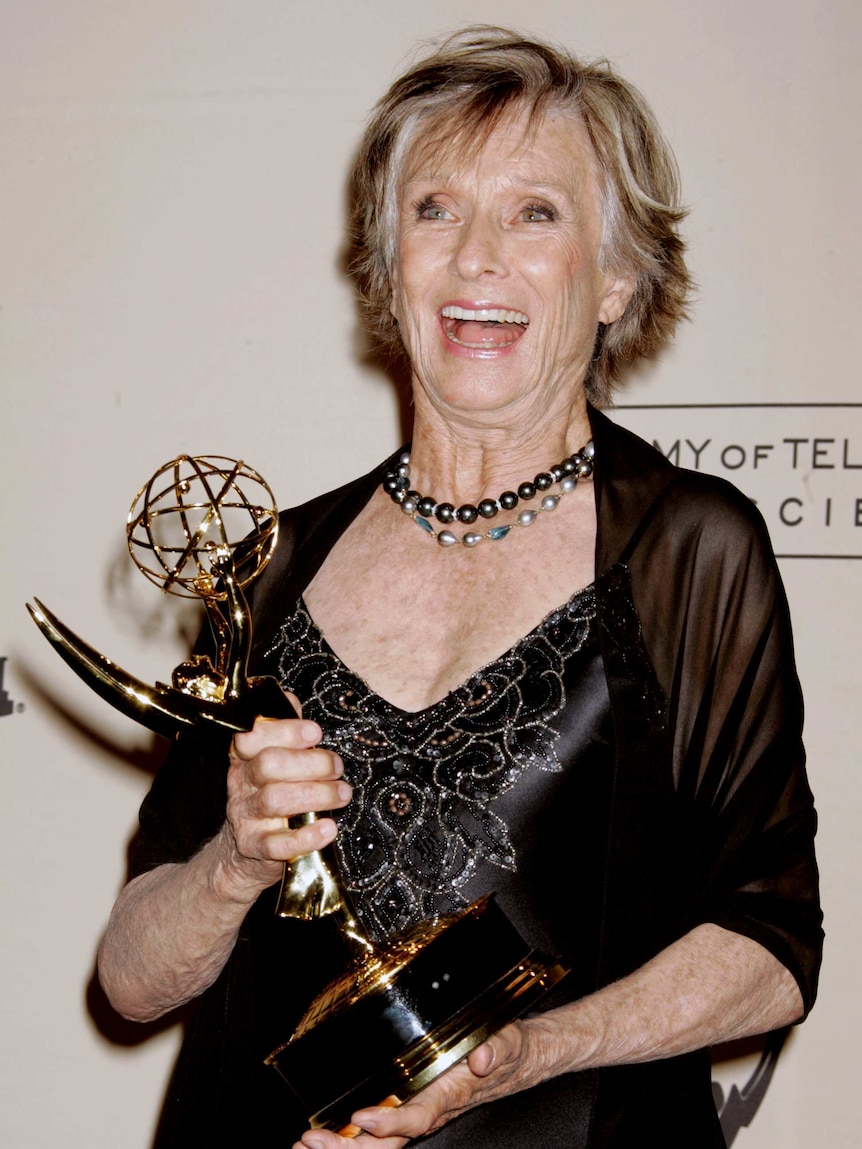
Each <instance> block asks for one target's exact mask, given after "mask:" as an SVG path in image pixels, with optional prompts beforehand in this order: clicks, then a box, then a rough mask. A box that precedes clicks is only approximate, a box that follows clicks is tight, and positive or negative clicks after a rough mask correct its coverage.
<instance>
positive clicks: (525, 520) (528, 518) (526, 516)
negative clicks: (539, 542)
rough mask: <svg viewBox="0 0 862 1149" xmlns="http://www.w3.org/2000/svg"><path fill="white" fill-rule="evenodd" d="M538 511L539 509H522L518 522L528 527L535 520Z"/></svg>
mask: <svg viewBox="0 0 862 1149" xmlns="http://www.w3.org/2000/svg"><path fill="white" fill-rule="evenodd" d="M538 513H539V512H538V511H521V513H520V515H518V522H519V523H520V524H521V526H522V527H528V526H529V525H530V523H532V522H534V521H535V518H536V515H537V514H538Z"/></svg>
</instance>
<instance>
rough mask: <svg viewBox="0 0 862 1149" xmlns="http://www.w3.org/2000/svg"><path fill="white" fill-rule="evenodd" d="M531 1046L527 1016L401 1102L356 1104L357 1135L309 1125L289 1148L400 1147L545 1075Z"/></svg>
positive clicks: (359, 1148) (508, 1026)
mask: <svg viewBox="0 0 862 1149" xmlns="http://www.w3.org/2000/svg"><path fill="white" fill-rule="evenodd" d="M533 1046H534V1043H533V1042H532V1041H531V1033H530V1022H529V1021H516V1022H514V1023H513V1024H512V1025H507V1026H506V1027H505V1029H501V1030H500V1032H499V1033H495V1034H494V1036H493V1037H491V1038H489V1040H488V1041H486V1042H484V1043H483V1044H482V1045H480V1046H477V1048H476V1049H474V1050H473V1052H472V1053H471V1054H470V1055H469V1056H468V1057H467V1059H466V1060H465V1061H461V1062H459V1063H458V1064H457V1065H455V1066H453V1068H452V1069H450V1070H449V1071H448V1072H447V1073H444V1074H443V1075H442V1076H441V1077H438V1078H437V1080H436V1081H432V1083H431V1084H430V1085H428V1086H426V1088H425V1089H423V1090H422V1091H421V1093H417V1094H416V1096H415V1097H411V1098H410V1100H409V1101H407V1102H405V1103H404V1105H402V1106H401V1107H400V1108H398V1109H390V1108H386V1107H384V1106H374V1107H372V1108H369V1109H360V1110H358V1111H357V1112H356V1113H354V1114H353V1123H354V1124H355V1125H358V1126H359V1127H360V1128H361V1129H362V1130H363V1132H362V1133H360V1134H359V1135H358V1136H357V1137H356V1138H354V1139H352V1140H351V1139H348V1138H346V1137H341V1136H339V1135H338V1134H337V1133H332V1132H330V1131H329V1130H325V1129H313V1130H309V1131H308V1132H307V1133H304V1134H303V1137H302V1140H301V1142H298V1143H297V1145H295V1146H294V1149H347V1147H348V1146H353V1147H354V1149H401V1147H402V1146H403V1145H406V1144H407V1142H408V1141H410V1140H412V1139H413V1138H415V1137H421V1136H423V1135H424V1134H426V1133H431V1132H433V1131H434V1130H436V1129H440V1128H442V1126H444V1125H446V1124H447V1123H448V1122H449V1121H451V1120H452V1119H453V1118H454V1117H457V1116H458V1115H459V1114H461V1113H464V1112H466V1110H468V1109H473V1108H474V1107H475V1106H476V1105H483V1104H484V1103H485V1102H487V1101H496V1100H497V1099H498V1098H500V1097H505V1096H506V1095H507V1094H510V1093H515V1092H517V1091H518V1090H521V1089H527V1088H529V1087H530V1086H531V1085H535V1084H537V1083H538V1082H539V1081H540V1080H542V1077H543V1076H544V1075H543V1074H542V1073H541V1071H540V1064H539V1059H538V1057H537V1056H536V1052H535V1050H534V1048H533Z"/></svg>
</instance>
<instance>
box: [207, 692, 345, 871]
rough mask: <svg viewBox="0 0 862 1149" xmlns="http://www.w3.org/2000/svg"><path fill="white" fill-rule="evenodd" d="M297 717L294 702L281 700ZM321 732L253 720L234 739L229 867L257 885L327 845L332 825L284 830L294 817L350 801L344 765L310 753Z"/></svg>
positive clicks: (301, 722)
mask: <svg viewBox="0 0 862 1149" xmlns="http://www.w3.org/2000/svg"><path fill="white" fill-rule="evenodd" d="M287 697H288V698H289V699H290V701H291V703H292V705H293V706H294V708H295V709H296V711H297V713H298V714H299V713H301V711H300V706H299V702H298V700H297V699H296V698H295V697H294V696H293V695H290V694H289V695H288V696H287ZM322 737H323V732H322V731H321V729H320V727H319V726H318V725H317V723H316V722H310V721H307V720H305V719H303V718H286V719H270V718H258V719H257V721H256V722H255V724H254V727H253V728H252V729H251V730H249V731H248V732H247V733H243V734H237V735H236V736H235V737H234V740H233V743H232V745H231V751H230V769H229V771H228V779H227V785H228V801H227V822H226V830H227V831H228V832H229V834H230V836H231V839H232V840H231V843H230V847H231V851H232V858H231V862H232V865H233V866H234V867H235V868H236V869H237V870H238V871H241V872H242V873H243V874H244V875H246V876H249V877H252V876H253V877H254V878H255V879H256V880H258V881H259V882H261V883H263V885H271V884H272V883H273V882H275V881H277V880H278V879H279V877H280V876H281V871H282V865H283V863H284V862H287V861H291V860H292V859H293V858H297V857H299V856H300V855H302V854H309V853H311V852H312V851H313V850H319V849H321V848H322V847H323V846H325V845H327V844H328V843H329V842H331V841H332V840H333V838H334V837H335V835H336V832H337V831H336V825H335V822H334V821H333V820H332V818H321V819H320V820H319V821H315V822H312V823H309V824H308V825H304V826H300V827H298V828H296V829H291V828H290V827H289V826H288V822H287V819H288V818H290V817H292V816H293V815H295V814H308V813H318V812H321V811H328V810H337V809H340V808H341V807H343V806H346V805H347V803H348V802H349V801H350V796H351V789H350V786H349V785H348V784H347V783H346V782H344V781H343V780H342V774H343V773H344V765H343V763H342V761H341V759H340V758H339V756H338V755H337V754H335V753H333V752H332V751H331V750H324V749H322V748H320V747H319V746H318V743H319V742H320V740H321V738H322Z"/></svg>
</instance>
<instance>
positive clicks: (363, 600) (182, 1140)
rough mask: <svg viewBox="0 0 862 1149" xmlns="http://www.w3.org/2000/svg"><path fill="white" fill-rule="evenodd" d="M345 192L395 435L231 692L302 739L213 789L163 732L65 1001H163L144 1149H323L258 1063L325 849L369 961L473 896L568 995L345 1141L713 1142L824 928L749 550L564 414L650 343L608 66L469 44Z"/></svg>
mask: <svg viewBox="0 0 862 1149" xmlns="http://www.w3.org/2000/svg"><path fill="white" fill-rule="evenodd" d="M354 187H355V193H356V196H355V203H356V210H355V221H354V222H355V241H356V249H357V260H356V265H355V266H356V271H357V275H358V279H359V282H360V285H361V289H362V295H363V300H364V303H365V305H366V308H367V312H368V315H369V317H370V320H371V323H372V326H373V328H374V329H375V331H376V332H377V334H378V335H379V336H380V337H381V338H382V339H383V340H384V341H385V342H386V343H387V344H388V345H389V346H390V347H395V348H397V349H399V350H401V351H403V352H404V353H405V354H406V357H407V359H408V361H409V366H410V372H411V378H412V389H413V407H414V425H413V437H412V443H411V446H410V448H409V453H407V452H405V453H403V454H402V453H399V454H398V455H397V456H394V457H393V459H392V460H389V461H388V462H387V463H385V464H383V465H382V466H381V467H380V468H379V469H378V470H376V471H375V472H374V473H372V474H371V475H368V476H366V477H365V478H363V479H360V480H358V481H357V482H355V483H352V484H350V485H349V486H347V487H345V488H342V489H341V490H339V491H337V492H335V493H333V494H330V495H326V496H324V497H322V498H320V499H317V500H315V501H314V502H312V503H311V504H308V505H307V506H304V507H301V508H299V509H298V510H294V511H289V512H287V513H286V514H285V515H284V516H283V522H282V530H281V541H280V544H279V546H280V549H279V551H278V553H277V556H276V558H275V560H274V561H273V562H272V564H271V565H270V567H269V568H268V570H267V572H266V574H265V575H264V576H263V578H262V579H261V580H260V581H259V583H258V584H257V585H256V589H255V597H254V602H253V610H254V617H255V627H256V654H255V661H256V667H255V668H256V670H258V671H260V670H262V669H263V670H269V671H270V672H271V673H275V674H277V675H278V677H279V679H280V681H281V682H282V684H283V686H284V687H285V688H286V689H288V690H290V691H291V692H292V693H293V695H295V697H296V698H297V699H298V701H299V704H301V707H302V710H303V717H302V718H301V719H291V720H284V721H266V722H258V723H257V724H256V725H255V727H254V729H253V730H252V731H250V732H249V733H247V734H242V735H238V736H236V737H235V738H234V740H233V744H232V746H231V748H230V768H229V771H225V769H223V767H222V765H221V762H222V761H223V760H224V756H225V751H226V748H225V747H224V746H223V745H218V744H217V743H216V742H213V741H209V740H207V739H204V738H203V737H196V738H192V737H188V738H185V739H184V740H181V741H180V743H178V744H177V746H176V747H175V748H174V750H173V751H172V753H171V755H170V757H169V760H168V762H167V764H166V765H165V767H164V769H163V771H162V773H161V774H160V776H159V777H158V779H157V780H156V783H155V785H154V787H153V790H152V793H151V794H150V796H149V797H148V799H147V801H146V803H145V805H144V808H143V810H142V817H141V827H142V829H141V840H140V845H139V848H138V852H137V855H136V857H135V860H134V872H135V873H136V874H137V876H136V877H135V878H134V880H133V881H132V882H131V883H130V884H129V885H128V887H127V888H126V889H125V891H124V892H123V894H122V895H121V897H120V899H119V901H118V904H117V906H116V908H115V911H114V914H113V916H112V918H111V923H110V926H109V929H108V932H107V935H106V937H105V940H104V943H103V946H102V949H101V954H100V971H101V977H102V980H103V983H104V985H105V987H106V989H107V991H108V993H109V995H110V997H111V1000H112V1001H113V1003H114V1004H115V1006H116V1008H117V1009H119V1010H120V1011H121V1012H122V1013H123V1014H125V1015H126V1016H128V1017H131V1018H136V1019H140V1020H146V1019H151V1018H155V1017H158V1016H160V1015H162V1014H164V1013H166V1012H167V1011H169V1010H172V1009H174V1008H175V1007H177V1006H178V1005H181V1004H182V1003H185V1002H188V1001H190V1000H191V999H194V998H197V999H199V1000H198V1001H197V1003H196V1009H195V1012H194V1014H193V1015H192V1018H191V1021H190V1023H189V1030H188V1034H187V1037H186V1041H185V1044H184V1047H183V1050H182V1053H181V1055H180V1060H179V1063H178V1066H177V1069H176V1072H175V1075H174V1079H173V1083H172V1085H171V1089H170V1092H169V1095H168V1099H167V1102H166V1108H165V1113H164V1117H163V1121H162V1127H161V1132H160V1140H159V1142H158V1144H159V1146H183V1149H188V1146H190V1145H221V1144H225V1145H228V1144H229V1145H232V1146H236V1145H262V1144H265V1143H269V1142H270V1141H274V1139H276V1138H277V1143H278V1144H288V1143H290V1141H291V1140H294V1139H297V1138H300V1137H301V1139H302V1143H303V1144H304V1145H306V1146H309V1147H312V1149H335V1147H336V1146H337V1145H339V1144H346V1143H347V1142H346V1141H345V1139H343V1138H342V1137H340V1136H339V1135H337V1134H336V1133H333V1132H329V1131H322V1130H315V1131H310V1130H306V1131H305V1132H303V1129H304V1127H305V1125H304V1122H303V1118H302V1115H301V1114H300V1113H298V1112H297V1111H296V1110H295V1108H293V1104H294V1103H293V1101H292V1099H291V1096H290V1093H289V1091H288V1090H287V1089H286V1088H285V1086H284V1085H283V1083H282V1082H281V1081H280V1080H279V1079H278V1077H277V1076H276V1075H275V1074H274V1073H273V1071H272V1070H271V1069H269V1068H266V1067H265V1066H263V1064H262V1058H263V1057H264V1056H265V1055H266V1054H267V1053H268V1052H269V1051H270V1050H271V1049H272V1048H273V1047H274V1046H275V1045H277V1044H278V1043H279V1042H281V1041H283V1040H284V1039H285V1037H286V1035H287V1033H289V1032H290V1026H291V1025H292V1024H293V1023H294V1022H295V1020H296V1018H297V1017H298V1016H299V1015H300V1014H301V1012H302V1011H303V1009H304V1007H305V1006H306V1005H307V1003H308V1002H309V1001H310V999H311V998H312V996H313V995H314V993H315V992H316V990H317V989H319V988H320V987H321V986H323V985H324V984H326V983H327V982H328V981H329V980H330V978H331V977H332V976H333V975H334V974H335V973H337V972H338V967H337V958H336V957H334V956H333V954H334V953H335V952H336V950H335V948H334V947H333V946H332V945H331V944H330V943H331V942H332V937H331V934H330V933H329V932H328V929H327V923H326V922H325V921H322V922H318V923H317V924H315V925H308V924H305V923H291V922H285V921H283V920H279V919H278V918H276V917H274V915H273V904H274V901H275V890H276V888H275V887H274V885H273V884H274V883H275V882H276V881H277V879H278V878H279V877H280V874H281V868H282V863H283V862H285V861H286V860H287V861H289V860H291V859H293V858H296V857H298V856H300V855H302V854H304V853H308V852H310V851H313V850H315V849H318V848H320V847H322V846H323V845H325V844H327V843H330V842H332V841H333V840H335V842H336V847H337V851H338V856H339V859H340V864H341V870H342V873H343V875H344V878H345V881H346V883H347V885H348V886H349V888H350V889H351V890H352V891H353V896H354V899H355V902H356V906H357V911H358V913H359V916H360V918H361V919H362V921H363V923H364V924H365V926H366V928H367V929H368V930H369V932H370V933H371V934H372V935H374V936H376V937H378V938H384V937H388V936H390V935H392V934H393V933H397V932H398V931H401V930H403V929H404V928H406V927H408V926H410V925H411V924H413V923H416V922H418V921H420V920H423V919H426V918H429V917H433V916H435V915H438V914H442V913H446V912H449V911H451V910H453V909H457V908H459V907H462V906H465V905H467V904H468V903H469V902H470V901H472V900H473V899H474V898H475V897H477V896H479V895H481V894H483V893H486V892H488V891H490V890H496V891H497V894H498V899H499V902H500V904H501V905H502V906H503V908H504V909H505V911H506V912H507V914H508V915H509V917H510V918H511V919H512V920H513V922H514V923H515V924H516V925H517V927H518V928H519V929H520V931H521V932H522V933H523V935H524V936H525V938H527V939H529V941H530V942H531V943H532V944H535V945H538V946H540V947H541V948H543V949H545V950H547V951H549V952H554V953H557V954H559V955H561V956H562V958H563V959H564V961H565V962H566V963H567V964H569V965H571V966H572V973H571V974H570V976H569V977H568V978H567V979H565V980H564V981H563V982H562V983H561V984H560V986H558V987H557V989H556V990H555V991H554V994H553V996H552V997H551V998H550V999H549V1000H548V1001H547V1008H546V1009H545V1010H544V1011H543V1012H540V1013H538V1014H535V1015H533V1016H529V1017H527V1018H525V1019H524V1020H521V1021H518V1022H515V1023H514V1024H511V1025H509V1026H507V1027H506V1028H504V1029H502V1030H501V1031H499V1032H498V1033H496V1034H495V1035H494V1036H493V1037H492V1038H491V1039H490V1040H488V1041H487V1042H485V1043H484V1044H483V1045H480V1046H479V1047H478V1048H477V1049H475V1050H474V1051H473V1052H472V1053H471V1054H470V1055H469V1057H468V1058H467V1059H466V1061H464V1062H462V1063H460V1064H459V1065H457V1066H455V1067H454V1068H453V1069H451V1070H450V1071H449V1072H448V1073H446V1074H445V1075H443V1076H442V1077H440V1078H439V1079H438V1080H437V1081H435V1082H434V1083H432V1084H431V1085H430V1086H428V1087H427V1088H426V1089H425V1090H424V1091H422V1092H421V1093H419V1094H418V1095H417V1096H415V1097H414V1098H413V1099H412V1100H410V1101H408V1102H407V1103H406V1104H404V1105H403V1106H402V1107H401V1108H399V1109H387V1108H384V1107H379V1108H370V1109H364V1110H361V1111H359V1112H358V1113H356V1114H355V1116H354V1122H355V1123H356V1124H357V1125H358V1126H360V1127H361V1129H362V1132H361V1133H360V1135H359V1136H358V1138H357V1140H356V1142H355V1144H356V1145H357V1146H360V1145H361V1146H363V1147H365V1146H368V1147H371V1146H377V1147H379V1149H395V1147H400V1146H401V1145H403V1144H404V1143H405V1141H406V1140H407V1139H410V1138H416V1137H424V1136H425V1135H426V1134H429V1132H430V1136H429V1137H428V1138H427V1139H426V1140H424V1141H423V1144H427V1145H429V1146H431V1145H433V1146H435V1149H437V1147H442V1146H454V1145H459V1146H460V1145H467V1144H469V1145H470V1146H472V1147H474V1149H481V1147H482V1146H487V1147H489V1149H490V1147H493V1149H504V1147H506V1146H526V1145H536V1146H542V1147H543V1149H548V1147H556V1146H559V1147H562V1146H566V1147H575V1146H578V1147H582V1146H592V1147H594V1146H603V1147H606V1146H632V1145H635V1144H661V1145H662V1146H663V1147H665V1149H669V1147H673V1146H686V1147H687V1149H691V1147H692V1146H719V1145H722V1144H724V1142H723V1139H722V1135H721V1130H720V1127H719V1124H718V1120H717V1117H716V1113H715V1110H714V1107H713V1105H712V1099H711V1091H710V1061H709V1054H708V1047H709V1046H710V1045H712V1044H714V1043H716V1042H721V1041H726V1040H728V1039H731V1038H737V1037H742V1036H744V1035H747V1034H755V1033H759V1032H762V1031H765V1030H769V1029H771V1028H773V1027H776V1026H781V1025H786V1024H788V1023H791V1022H794V1021H797V1020H799V1019H800V1018H801V1017H802V1016H803V1015H804V1014H805V1013H806V1012H807V1010H808V1009H809V1008H810V1006H811V1004H812V1001H813V998H814V992H815V985H816V974H817V967H818V960H819V951H820V942H821V931H820V914H819V910H818V907H817V892H816V889H817V875H816V866H815V862H814V858H813V850H812V839H813V834H814V813H813V809H812V805H811V797H810V793H809V790H808V786H807V783H806V779H805V773H804V766H803V751H802V747H801V742H800V726H801V719H802V708H801V702H800V698H799V691H798V684H797V681H796V677H795V674H794V671H793V657H792V645H791V638H790V632H789V628H788V622H787V612H786V606H785V601H784V597H783V593H782V589H781V585H780V581H779V577H778V574H777V572H776V568H775V563H774V559H773V557H772V555H771V551H770V548H769V544H768V540H767V537H766V532H765V529H764V527H763V524H762V522H761V520H760V518H759V517H758V515H757V512H756V511H755V510H754V509H753V508H752V506H751V505H750V504H749V503H748V502H747V501H746V500H745V499H744V498H743V497H742V496H740V495H739V494H738V493H737V492H736V491H734V490H733V489H732V488H730V487H728V486H727V485H726V484H724V483H723V482H720V481H718V480H715V479H712V478H708V477H706V476H703V475H699V474H692V473H687V472H683V471H679V470H677V469H675V468H674V467H673V466H671V465H670V464H669V463H668V462H667V461H666V460H665V459H664V458H663V457H661V456H660V455H658V454H657V453H656V452H655V451H654V450H653V449H652V448H650V447H649V446H647V445H646V444H645V443H643V442H641V441H640V440H638V439H637V438H635V437H634V436H632V435H631V434H629V433H627V432H625V431H622V430H620V429H619V428H618V427H615V426H614V425H613V424H612V423H610V422H609V421H608V420H607V419H606V418H605V417H604V416H603V415H601V414H600V413H599V412H598V411H597V410H596V407H595V406H593V405H592V404H604V403H606V402H607V400H608V397H609V394H610V390H611V387H612V385H613V383H614V382H615V381H616V380H617V378H618V377H619V376H620V374H621V373H622V371H623V369H624V368H625V367H627V366H628V365H629V364H631V363H632V362H634V361H635V360H637V359H638V358H639V357H641V356H644V355H648V354H652V353H653V352H655V351H656V350H657V349H658V348H659V347H660V346H661V345H662V344H663V343H664V342H665V341H666V340H667V339H668V338H669V336H670V334H671V332H672V330H673V328H674V326H675V324H676V323H677V321H678V320H679V319H680V318H681V316H682V315H683V314H684V309H685V301H686V296H687V292H688V289H689V280H688V276H687V273H686V270H685V265H684V263H683V259H682V246H683V245H682V243H681V241H680V238H679V235H678V233H677V228H678V225H679V222H680V219H681V215H682V213H681V211H680V208H679V206H678V203H677V189H676V180H675V167H674V162H673V158H672V156H671V154H670V152H669V150H668V147H667V145H666V144H665V142H664V141H663V139H662V137H661V135H660V133H659V131H658V129H657V127H656V124H655V123H654V120H653V118H652V116H651V114H650V112H649V110H648V109H647V108H646V106H645V104H644V102H643V100H642V98H641V97H640V95H639V94H638V93H637V92H636V91H634V90H633V89H632V88H631V87H630V86H629V85H628V84H626V83H625V82H624V81H623V80H621V79H620V78H619V77H618V76H616V75H614V73H613V72H612V71H611V70H610V69H609V67H608V66H607V65H605V64H600V65H583V64H581V63H580V62H578V61H577V60H575V59H574V58H573V57H571V56H569V55H567V54H565V53H563V52H560V51H558V50H556V49H553V48H551V47H549V46H548V45H545V44H542V43H538V42H533V41H529V40H524V39H522V38H520V37H518V36H517V35H514V34H512V33H509V32H507V31H505V30H502V29H493V28H478V29H475V28H474V29H468V30H466V31H463V32H461V33H459V34H457V35H455V36H453V37H452V38H450V39H449V40H447V41H446V42H444V43H443V44H441V45H440V46H439V48H438V49H437V50H436V51H435V52H434V54H433V55H431V56H429V57H428V58H427V59H424V60H422V61H421V62H420V63H419V64H417V65H416V66H415V67H413V68H412V69H411V70H410V71H409V72H408V73H407V74H406V75H404V76H403V77H402V78H401V79H399V80H398V81H397V82H396V83H395V84H394V85H393V87H392V88H391V89H390V91H389V92H388V93H387V94H386V96H385V97H384V98H383V100H382V101H381V103H380V104H379V106H378V108H377V109H376V111H375V113H374V115H373V118H372V120H371V123H370V126H369V128H368V130H367V133H366V136H365V139H364V142H363V144H362V146H361V149H360V152H359V156H358V159H357V163H356V168H355V180H354ZM225 775H226V780H225ZM305 811H316V812H319V813H321V814H325V813H326V812H328V811H332V812H334V813H333V816H331V817H329V816H322V817H320V818H319V819H318V820H317V821H315V822H312V823H310V824H308V825H305V826H303V827H302V828H299V829H292V828H290V826H289V825H288V822H287V819H288V818H289V817H290V816H291V815H295V814H298V813H301V812H305ZM356 1056H357V1058H361V1057H362V1050H361V1049H357V1050H356Z"/></svg>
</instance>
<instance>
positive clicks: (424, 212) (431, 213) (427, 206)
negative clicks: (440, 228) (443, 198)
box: [416, 199, 451, 219]
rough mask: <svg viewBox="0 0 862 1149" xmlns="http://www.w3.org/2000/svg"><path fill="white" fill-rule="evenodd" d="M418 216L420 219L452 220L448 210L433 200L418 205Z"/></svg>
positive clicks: (425, 200) (423, 201)
mask: <svg viewBox="0 0 862 1149" xmlns="http://www.w3.org/2000/svg"><path fill="white" fill-rule="evenodd" d="M416 215H417V217H418V218H419V219H451V216H450V214H449V212H448V211H447V209H446V208H445V207H443V205H442V204H439V203H435V202H434V200H433V199H424V200H422V201H421V203H418V204H417V205H416Z"/></svg>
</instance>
